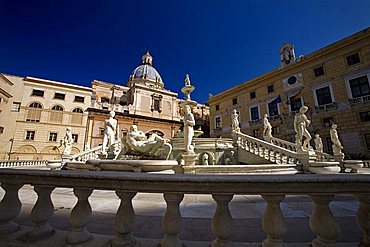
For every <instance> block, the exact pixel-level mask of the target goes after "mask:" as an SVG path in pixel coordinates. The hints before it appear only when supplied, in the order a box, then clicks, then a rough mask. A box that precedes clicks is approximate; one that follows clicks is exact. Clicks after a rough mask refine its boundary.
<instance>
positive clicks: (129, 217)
mask: <svg viewBox="0 0 370 247" xmlns="http://www.w3.org/2000/svg"><path fill="white" fill-rule="evenodd" d="M116 195H117V196H118V197H119V198H120V199H121V204H120V205H119V208H118V211H117V215H116V219H115V229H116V232H117V236H116V238H114V239H113V240H112V246H113V247H132V246H135V244H136V239H135V236H134V235H133V234H132V232H133V231H134V227H135V211H134V208H133V206H132V198H134V197H135V195H136V192H125V191H122V190H117V191H116Z"/></svg>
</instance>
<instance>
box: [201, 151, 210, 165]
mask: <svg viewBox="0 0 370 247" xmlns="http://www.w3.org/2000/svg"><path fill="white" fill-rule="evenodd" d="M208 160H209V157H208V154H207V153H204V154H203V156H202V165H206V166H208V165H209V161H208Z"/></svg>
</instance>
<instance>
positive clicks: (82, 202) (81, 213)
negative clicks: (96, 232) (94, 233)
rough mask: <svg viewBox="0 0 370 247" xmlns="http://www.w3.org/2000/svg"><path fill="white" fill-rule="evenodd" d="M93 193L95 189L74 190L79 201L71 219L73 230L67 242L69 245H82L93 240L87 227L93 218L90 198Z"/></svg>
mask: <svg viewBox="0 0 370 247" xmlns="http://www.w3.org/2000/svg"><path fill="white" fill-rule="evenodd" d="M92 192H93V189H85V188H84V189H82V188H75V189H73V193H74V194H75V196H76V197H77V199H78V201H77V203H76V205H75V206H74V208H73V210H72V213H71V216H70V218H69V224H70V226H71V229H70V230H69V233H68V236H67V240H66V241H67V243H68V244H80V243H83V242H86V241H88V240H90V239H91V235H90V233H89V231H88V230H87V229H86V225H87V224H88V223H89V220H90V217H91V206H90V203H89V196H90V195H91V193H92Z"/></svg>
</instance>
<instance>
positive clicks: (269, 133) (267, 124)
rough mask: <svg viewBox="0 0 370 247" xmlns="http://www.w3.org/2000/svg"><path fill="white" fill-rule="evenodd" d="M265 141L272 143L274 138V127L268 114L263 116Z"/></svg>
mask: <svg viewBox="0 0 370 247" xmlns="http://www.w3.org/2000/svg"><path fill="white" fill-rule="evenodd" d="M262 136H263V139H264V140H265V141H271V138H272V126H271V124H270V122H269V119H268V118H267V114H265V115H264V116H263V133H262Z"/></svg>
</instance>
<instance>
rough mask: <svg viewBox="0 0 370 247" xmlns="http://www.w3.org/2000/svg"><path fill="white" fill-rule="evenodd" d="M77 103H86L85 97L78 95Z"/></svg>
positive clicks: (76, 97)
mask: <svg viewBox="0 0 370 247" xmlns="http://www.w3.org/2000/svg"><path fill="white" fill-rule="evenodd" d="M75 102H80V103H84V102H85V97H83V96H77V95H76V96H75Z"/></svg>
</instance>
